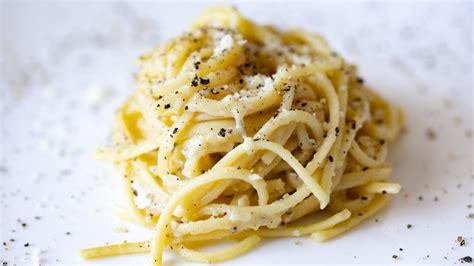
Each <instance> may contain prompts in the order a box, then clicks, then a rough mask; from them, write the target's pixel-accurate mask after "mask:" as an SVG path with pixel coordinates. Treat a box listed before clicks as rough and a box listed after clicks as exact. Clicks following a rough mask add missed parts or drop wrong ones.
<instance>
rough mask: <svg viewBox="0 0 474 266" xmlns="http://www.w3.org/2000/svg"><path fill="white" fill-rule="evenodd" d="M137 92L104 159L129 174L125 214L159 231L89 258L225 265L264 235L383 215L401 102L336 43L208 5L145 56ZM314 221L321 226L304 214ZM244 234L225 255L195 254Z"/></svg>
mask: <svg viewBox="0 0 474 266" xmlns="http://www.w3.org/2000/svg"><path fill="white" fill-rule="evenodd" d="M140 67H141V68H140V72H139V73H138V75H137V77H136V80H137V84H138V88H137V90H136V91H135V92H134V93H133V94H132V95H131V96H130V97H129V98H128V99H127V100H126V102H125V103H124V104H123V105H122V106H121V107H120V108H119V109H118V111H117V113H116V116H115V123H114V128H113V131H112V142H113V143H112V144H111V145H110V146H108V147H106V148H103V149H100V150H99V152H98V155H99V157H101V158H102V159H105V160H109V161H112V162H114V163H115V164H116V165H117V166H118V167H119V168H120V170H121V171H122V172H123V177H124V178H123V180H124V187H125V194H126V197H127V199H128V203H129V215H130V216H131V217H132V218H133V219H134V220H136V221H137V222H140V223H142V224H143V225H145V226H148V227H150V228H152V229H153V232H154V233H153V235H151V236H150V239H146V240H145V241H144V242H139V243H125V244H119V245H111V246H105V247H98V248H91V249H86V250H83V251H82V255H83V257H85V258H96V257H104V256H112V255H120V254H131V253H141V252H150V253H151V263H152V264H153V265H161V263H162V260H163V252H164V250H165V249H167V248H170V249H171V250H173V251H174V252H176V253H177V254H179V255H181V256H182V257H183V258H184V259H186V260H189V261H197V262H208V263H211V262H219V261H222V260H226V259H229V258H233V257H235V256H237V255H239V254H241V253H243V252H246V251H247V250H249V249H251V248H252V247H254V246H255V245H257V244H258V242H259V240H260V238H262V237H263V238H272V237H298V236H311V238H312V239H314V240H317V241H323V240H326V239H328V238H331V237H334V236H336V235H338V234H341V233H343V232H345V231H347V230H349V229H351V228H352V227H354V226H356V225H357V224H359V223H361V222H362V221H364V220H366V219H367V218H368V217H370V216H371V215H373V214H374V213H376V212H377V211H379V210H380V209H382V208H383V207H384V206H385V205H386V203H387V201H388V199H389V194H394V193H398V192H399V190H400V185H398V184H397V183H391V182H388V181H387V178H388V177H389V175H390V172H391V168H390V167H389V166H388V165H387V163H386V157H387V153H388V143H389V142H390V141H392V140H394V139H395V137H396V136H397V134H398V133H399V131H400V128H401V126H402V122H403V115H402V112H401V111H400V109H399V108H397V107H395V106H394V105H392V104H390V103H388V102H387V101H385V100H384V99H383V98H382V97H381V96H379V95H378V94H376V93H375V92H374V91H372V90H371V89H370V88H369V87H367V86H366V85H365V84H364V82H363V80H362V79H361V78H359V77H358V76H357V68H356V67H355V66H354V65H350V64H348V63H346V62H345V61H344V60H343V58H341V57H340V56H338V54H337V53H335V52H333V50H332V49H331V47H329V46H328V44H327V43H326V41H325V40H324V39H323V38H322V37H320V36H318V35H315V34H313V33H308V32H304V31H300V30H290V31H281V30H277V29H275V28H273V27H271V26H260V25H257V24H254V23H253V22H251V21H249V20H247V19H245V18H243V17H241V16H240V14H239V13H238V12H237V11H236V10H235V9H234V8H230V7H215V8H210V9H208V10H206V11H205V12H203V13H202V15H201V16H199V17H198V19H197V20H196V21H195V23H194V24H193V27H192V30H191V31H190V32H188V33H186V34H184V35H182V36H180V37H177V38H175V39H173V40H171V41H169V42H168V43H166V44H164V45H161V46H158V47H156V48H155V49H153V50H151V51H150V52H148V53H146V54H144V55H143V56H141V57H140ZM311 215H317V217H314V219H316V221H314V223H311V224H305V225H301V223H300V224H299V225H298V223H297V222H298V220H300V219H301V218H303V217H307V216H311ZM220 239H227V240H235V241H237V243H236V244H235V245H234V246H231V247H229V248H227V249H225V250H223V251H218V252H203V251H199V250H198V248H199V247H200V246H202V245H204V244H208V243H212V241H213V240H220Z"/></svg>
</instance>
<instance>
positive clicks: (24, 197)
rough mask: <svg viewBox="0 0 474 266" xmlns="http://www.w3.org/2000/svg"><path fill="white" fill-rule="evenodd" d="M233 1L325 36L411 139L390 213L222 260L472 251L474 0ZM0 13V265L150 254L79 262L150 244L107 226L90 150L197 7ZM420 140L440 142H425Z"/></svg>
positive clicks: (374, 258) (333, 260)
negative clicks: (157, 50)
mask: <svg viewBox="0 0 474 266" xmlns="http://www.w3.org/2000/svg"><path fill="white" fill-rule="evenodd" d="M238 6H239V7H240V8H241V11H242V13H243V14H244V15H246V16H248V17H251V18H252V19H253V20H256V21H258V22H264V23H272V24H275V25H276V26H278V27H283V28H288V27H302V28H305V29H307V30H310V31H315V32H319V33H321V34H323V35H324V36H326V37H327V39H328V41H329V42H330V43H331V44H332V45H333V46H334V47H335V48H336V50H337V51H339V52H340V53H341V54H342V55H343V56H345V57H346V58H347V59H348V60H349V61H350V62H355V63H357V64H358V65H359V66H360V70H361V74H362V76H363V77H364V79H365V80H366V81H367V82H368V83H369V84H370V85H372V86H373V87H374V88H375V89H376V90H377V91H379V92H380V93H381V94H383V95H384V96H386V97H387V98H389V99H390V100H391V101H393V102H396V103H398V104H400V105H401V106H402V107H403V108H404V109H405V111H406V115H407V128H408V131H407V133H406V134H404V135H403V136H401V137H400V139H399V140H398V141H396V142H395V143H393V144H392V145H391V151H390V161H391V162H392V163H393V166H394V172H393V175H392V179H393V180H396V181H398V182H400V183H401V184H402V186H403V190H402V192H401V193H400V194H399V195H397V196H395V197H394V200H393V201H392V203H391V204H390V207H389V208H387V209H386V210H384V211H383V212H381V213H380V214H378V215H376V216H375V217H374V218H371V219H369V220H368V221H367V222H365V223H364V224H362V225H361V226H359V227H357V228H356V229H354V230H352V231H350V232H348V233H346V234H344V235H342V236H341V237H338V238H336V239H334V240H331V241H329V242H327V243H323V244H319V243H315V242H312V241H311V240H310V239H308V238H300V239H298V241H301V245H296V243H295V241H296V240H297V239H291V238H290V239H276V240H269V241H265V242H264V243H263V244H262V245H260V246H259V247H258V248H256V249H255V250H252V251H251V252H249V253H248V254H246V255H244V256H242V257H239V258H237V259H234V260H232V261H229V262H228V263H229V264H234V263H235V264H304V263H306V264H311V265H314V264H321V265H326V264H338V263H341V264H351V263H363V264H367V263H378V264H381V263H385V264H392V263H394V264H402V263H412V264H425V263H426V264H432V263H436V264H447V265H451V264H453V263H459V261H458V259H459V258H461V257H464V256H473V252H472V246H473V245H474V242H473V239H472V234H473V219H469V218H467V216H468V214H469V213H473V212H474V209H472V208H468V205H469V204H472V199H473V194H472V180H473V169H472V167H473V142H472V130H473V129H472V123H473V120H472V110H473V109H472V108H473V95H472V92H473V89H472V78H473V74H472V26H471V23H472V5H470V4H469V3H467V2H464V3H456V4H450V3H447V2H437V3H408V2H394V3H384V4H373V3H361V2H360V3H351V4H348V3H342V2H341V3H334V4H329V3H326V4H324V3H318V4H310V3H300V4H291V5H290V4H283V3H280V4H275V3H257V4H251V3H246V4H239V5H238ZM2 7H3V8H2V37H3V39H2V56H1V58H2V70H3V72H2V79H1V86H2V99H3V100H2V120H3V123H2V129H3V135H2V143H1V156H2V162H1V169H0V170H1V176H2V177H1V180H2V185H1V189H2V196H1V208H2V214H1V219H2V224H1V229H2V237H1V238H2V242H3V241H5V242H6V247H3V248H2V251H1V258H2V259H3V260H4V261H6V262H9V263H29V262H35V260H37V259H38V258H39V259H40V261H41V262H42V263H43V264H55V263H58V264H69V263H89V264H96V263H97V264H102V263H114V264H116V263H133V264H137V263H145V262H146V256H145V255H137V256H125V257H118V258H112V259H104V260H96V261H83V260H82V259H80V258H79V257H78V256H77V252H78V250H79V249H81V248H85V247H91V246H96V245H102V244H105V243H115V242H122V241H124V240H129V241H134V240H143V239H146V238H147V237H149V236H150V233H149V232H146V231H144V230H139V229H132V230H131V231H130V232H129V233H118V232H115V231H113V230H112V228H113V227H114V226H115V225H113V223H112V222H113V216H112V210H113V205H114V203H115V202H116V201H115V198H116V197H115V196H112V195H117V194H119V186H117V183H118V181H119V179H120V176H119V175H118V173H117V172H115V171H114V170H113V168H112V167H111V166H110V165H107V164H102V163H97V162H96V161H95V160H94V158H93V154H94V150H95V149H96V147H98V146H99V145H100V144H101V143H104V142H105V140H106V137H107V134H108V132H109V130H110V126H111V121H112V116H113V111H114V109H115V108H117V107H118V105H119V104H120V103H121V102H122V101H123V100H124V99H125V97H126V96H127V95H129V94H130V93H131V91H132V90H133V89H134V87H135V86H134V84H133V80H132V76H131V74H132V73H133V72H134V71H136V68H135V66H134V64H133V62H134V60H135V58H137V56H138V55H139V54H140V53H142V52H144V51H146V49H148V48H150V47H152V45H153V44H155V43H158V42H163V41H165V40H166V39H168V38H169V37H170V36H175V35H178V34H179V33H181V32H183V31H184V30H186V29H187V28H188V26H189V24H190V22H191V19H192V17H193V16H195V14H196V12H199V10H201V8H202V7H203V5H201V4H198V3H194V4H164V3H158V4H152V3H139V4H118V3H110V2H109V3H106V2H104V3H92V2H91V3H88V4H80V3H71V4H55V3H33V2H30V3H13V2H7V3H5V4H3V3H2ZM427 130H433V131H434V132H435V133H436V138H435V139H433V140H430V139H429V138H428V137H427V134H426V132H427ZM419 197H423V200H419V199H418V198H419ZM36 216H37V217H39V218H38V219H39V220H37V219H35V217H36ZM17 219H19V220H18V221H17ZM375 219H378V220H379V222H378V223H376V222H375ZM22 223H26V227H24V228H23V226H22V225H21V224H22ZM408 224H410V225H412V228H411V229H408V228H407V225H408ZM68 232H70V234H68ZM458 236H463V237H464V238H465V239H466V243H467V244H466V245H465V246H462V247H461V246H460V245H459V243H457V242H456V239H457V237H458ZM10 239H14V242H11V241H10ZM26 243H29V246H28V247H24V244H26ZM400 248H402V249H403V251H400V250H399V249H400ZM392 255H397V256H398V257H399V258H398V259H393V258H392ZM172 260H173V261H174V262H179V263H182V261H181V260H180V259H178V258H176V257H173V259H172Z"/></svg>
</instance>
